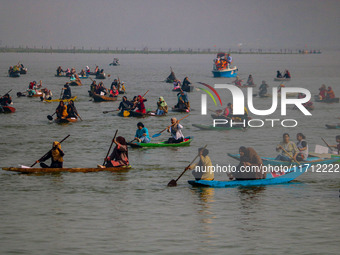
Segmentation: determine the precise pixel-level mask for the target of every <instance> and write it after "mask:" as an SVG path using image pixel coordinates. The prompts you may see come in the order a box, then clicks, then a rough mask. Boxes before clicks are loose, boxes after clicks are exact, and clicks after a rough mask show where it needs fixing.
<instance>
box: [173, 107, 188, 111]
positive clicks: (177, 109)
mask: <svg viewBox="0 0 340 255" xmlns="http://www.w3.org/2000/svg"><path fill="white" fill-rule="evenodd" d="M171 109H172V111H173V112H190V109H185V108H175V107H172V108H171Z"/></svg>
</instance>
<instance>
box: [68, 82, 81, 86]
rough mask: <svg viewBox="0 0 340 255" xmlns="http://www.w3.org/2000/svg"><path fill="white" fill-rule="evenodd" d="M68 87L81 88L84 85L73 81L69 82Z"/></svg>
mask: <svg viewBox="0 0 340 255" xmlns="http://www.w3.org/2000/svg"><path fill="white" fill-rule="evenodd" d="M68 85H70V86H81V85H83V84H81V82H80V81H71V82H69V84H68Z"/></svg>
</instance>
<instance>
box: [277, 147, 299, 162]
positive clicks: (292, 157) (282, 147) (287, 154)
mask: <svg viewBox="0 0 340 255" xmlns="http://www.w3.org/2000/svg"><path fill="white" fill-rule="evenodd" d="M280 148H281V149H282V150H283V151H284V152H285V153H286V154H287V155H288V156H289V157H290V158H291V159H292V160H293V161H294V162H295V163H297V164H298V165H299V166H301V164H300V163H299V162H298V161H297V160H296V159H295V158H293V157H292V156H291V155H290V154H289V153H288V152H287V151H286V150H285V149H284V148H283V147H282V146H281V145H280Z"/></svg>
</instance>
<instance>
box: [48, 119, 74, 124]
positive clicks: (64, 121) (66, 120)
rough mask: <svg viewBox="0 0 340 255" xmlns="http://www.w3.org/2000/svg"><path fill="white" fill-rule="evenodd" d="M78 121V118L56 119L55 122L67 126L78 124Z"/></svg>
mask: <svg viewBox="0 0 340 255" xmlns="http://www.w3.org/2000/svg"><path fill="white" fill-rule="evenodd" d="M77 121H78V119H77V118H66V119H58V118H57V119H55V120H54V122H55V123H58V124H67V123H70V122H77Z"/></svg>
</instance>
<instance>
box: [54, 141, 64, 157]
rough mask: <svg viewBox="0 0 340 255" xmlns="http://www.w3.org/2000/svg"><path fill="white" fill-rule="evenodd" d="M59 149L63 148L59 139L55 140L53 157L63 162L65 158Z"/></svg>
mask: <svg viewBox="0 0 340 255" xmlns="http://www.w3.org/2000/svg"><path fill="white" fill-rule="evenodd" d="M59 150H61V145H60V143H59V142H58V141H54V142H53V148H52V158H53V160H54V161H58V162H63V161H64V160H63V157H62V156H61V154H60V151H59Z"/></svg>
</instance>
